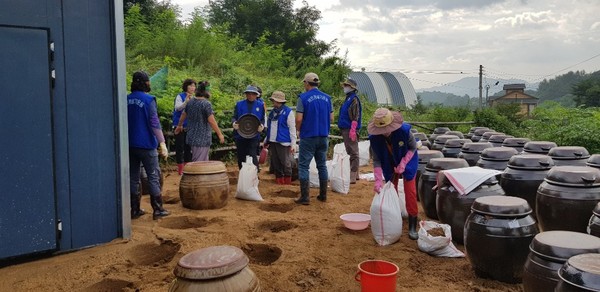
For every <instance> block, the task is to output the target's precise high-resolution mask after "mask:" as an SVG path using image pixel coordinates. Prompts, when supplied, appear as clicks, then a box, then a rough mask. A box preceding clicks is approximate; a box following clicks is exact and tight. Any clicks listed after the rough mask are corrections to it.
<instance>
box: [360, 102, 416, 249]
mask: <svg viewBox="0 0 600 292" xmlns="http://www.w3.org/2000/svg"><path fill="white" fill-rule="evenodd" d="M410 128H411V126H410V125H409V124H407V123H404V119H403V117H402V114H401V113H399V112H393V111H390V110H388V109H386V108H378V109H377V110H376V111H375V113H374V114H373V119H372V120H371V121H370V122H369V124H368V126H367V131H368V132H369V140H370V142H371V154H372V155H373V173H374V174H375V187H374V191H375V192H376V193H379V191H380V190H381V188H382V186H383V180H384V179H385V181H386V182H388V181H390V180H391V181H392V183H393V184H394V186H395V187H396V190H397V189H398V178H399V177H400V176H402V179H403V180H404V195H405V197H406V210H407V211H408V237H409V238H410V239H413V240H416V239H418V238H419V235H418V233H417V214H418V212H419V209H418V207H417V187H416V184H415V178H416V175H417V168H418V167H419V155H418V154H417V141H416V140H415V137H414V136H413V134H412V132H411V131H410Z"/></svg>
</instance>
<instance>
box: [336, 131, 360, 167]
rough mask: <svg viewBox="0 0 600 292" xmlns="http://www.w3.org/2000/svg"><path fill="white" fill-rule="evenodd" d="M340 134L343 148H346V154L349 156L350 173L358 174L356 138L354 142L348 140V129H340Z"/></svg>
mask: <svg viewBox="0 0 600 292" xmlns="http://www.w3.org/2000/svg"><path fill="white" fill-rule="evenodd" d="M340 130H341V132H342V138H344V146H346V153H348V155H350V171H352V172H358V163H359V161H358V137H356V141H352V139H350V129H340Z"/></svg>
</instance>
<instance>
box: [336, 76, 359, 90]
mask: <svg viewBox="0 0 600 292" xmlns="http://www.w3.org/2000/svg"><path fill="white" fill-rule="evenodd" d="M340 85H341V86H344V85H348V86H350V87H352V89H356V86H358V85H357V84H356V81H354V79H352V78H347V79H346V80H344V82H340Z"/></svg>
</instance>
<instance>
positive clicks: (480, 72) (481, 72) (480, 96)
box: [479, 65, 483, 109]
mask: <svg viewBox="0 0 600 292" xmlns="http://www.w3.org/2000/svg"><path fill="white" fill-rule="evenodd" d="M482 82H483V65H479V109H481V108H482V107H483V100H482V99H483V96H482V93H483V92H482V91H483V86H482Z"/></svg>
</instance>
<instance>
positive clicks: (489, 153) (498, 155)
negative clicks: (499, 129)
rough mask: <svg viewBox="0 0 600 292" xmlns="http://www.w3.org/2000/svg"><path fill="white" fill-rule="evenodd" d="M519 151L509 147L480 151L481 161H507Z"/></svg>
mask: <svg viewBox="0 0 600 292" xmlns="http://www.w3.org/2000/svg"><path fill="white" fill-rule="evenodd" d="M518 153H519V151H517V150H516V149H515V148H510V147H493V148H486V149H483V151H481V159H483V160H494V161H508V160H509V159H510V158H511V157H513V156H514V155H517V154H518Z"/></svg>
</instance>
